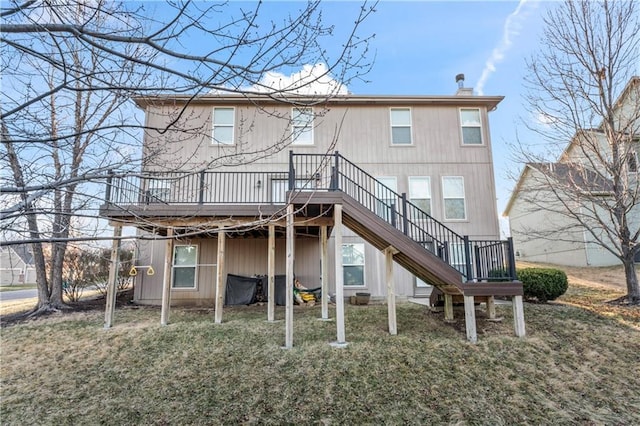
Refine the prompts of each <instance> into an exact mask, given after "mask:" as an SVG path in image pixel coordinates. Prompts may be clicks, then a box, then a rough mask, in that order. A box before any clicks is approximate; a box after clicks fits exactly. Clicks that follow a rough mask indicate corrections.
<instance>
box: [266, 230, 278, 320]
mask: <svg viewBox="0 0 640 426" xmlns="http://www.w3.org/2000/svg"><path fill="white" fill-rule="evenodd" d="M268 245H269V248H268V253H267V295H268V296H267V321H269V322H273V321H275V305H276V281H275V280H276V227H275V225H269V242H268Z"/></svg>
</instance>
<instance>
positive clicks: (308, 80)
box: [247, 63, 349, 95]
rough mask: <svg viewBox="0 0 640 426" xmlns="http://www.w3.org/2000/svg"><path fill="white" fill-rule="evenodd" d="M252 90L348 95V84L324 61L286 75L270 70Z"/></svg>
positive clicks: (297, 93) (307, 65) (298, 93)
mask: <svg viewBox="0 0 640 426" xmlns="http://www.w3.org/2000/svg"><path fill="white" fill-rule="evenodd" d="M247 90H248V91H252V92H260V93H272V92H274V91H278V92H286V93H288V94H296V95H329V94H332V95H346V94H348V93H349V91H348V89H347V86H345V85H344V84H342V83H340V82H339V81H338V80H336V79H334V78H333V77H332V76H331V74H330V73H329V68H328V67H327V65H326V64H324V63H318V64H315V65H310V64H306V65H304V66H303V67H302V69H301V70H300V71H298V72H294V73H293V74H291V75H288V76H287V75H284V74H281V73H279V72H268V73H266V74H265V75H264V76H263V77H262V79H260V81H259V82H258V84H254V85H253V86H251V87H250V88H248V89H247Z"/></svg>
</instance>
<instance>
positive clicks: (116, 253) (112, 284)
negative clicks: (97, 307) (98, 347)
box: [104, 225, 122, 328]
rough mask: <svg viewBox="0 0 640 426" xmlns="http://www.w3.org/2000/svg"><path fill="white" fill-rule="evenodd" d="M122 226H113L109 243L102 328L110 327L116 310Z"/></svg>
mask: <svg viewBox="0 0 640 426" xmlns="http://www.w3.org/2000/svg"><path fill="white" fill-rule="evenodd" d="M121 235H122V226H121V225H116V226H115V227H114V228H113V243H112V244H111V263H110V264H109V281H108V283H107V301H106V306H105V310H104V328H111V326H112V325H113V316H114V314H115V310H116V295H117V293H118V285H117V282H118V263H119V262H118V261H119V258H120V236H121Z"/></svg>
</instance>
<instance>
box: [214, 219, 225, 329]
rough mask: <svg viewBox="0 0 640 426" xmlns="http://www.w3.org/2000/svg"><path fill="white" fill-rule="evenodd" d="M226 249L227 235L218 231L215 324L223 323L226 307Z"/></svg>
mask: <svg viewBox="0 0 640 426" xmlns="http://www.w3.org/2000/svg"><path fill="white" fill-rule="evenodd" d="M225 248H226V233H225V231H224V230H223V229H220V230H218V258H217V260H216V310H215V323H216V324H220V323H222V309H223V307H224V295H225V294H224V293H225V285H224V284H225V283H224V261H225V253H224V252H225Z"/></svg>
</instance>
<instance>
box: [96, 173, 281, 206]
mask: <svg viewBox="0 0 640 426" xmlns="http://www.w3.org/2000/svg"><path fill="white" fill-rule="evenodd" d="M288 177H289V175H288V173H287V172H213V171H201V172H196V173H188V172H147V173H144V174H143V175H141V176H134V177H132V176H124V177H115V176H114V177H111V178H109V180H108V182H107V194H108V198H107V202H108V203H111V204H116V205H149V204H285V203H286V191H287V185H288Z"/></svg>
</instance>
